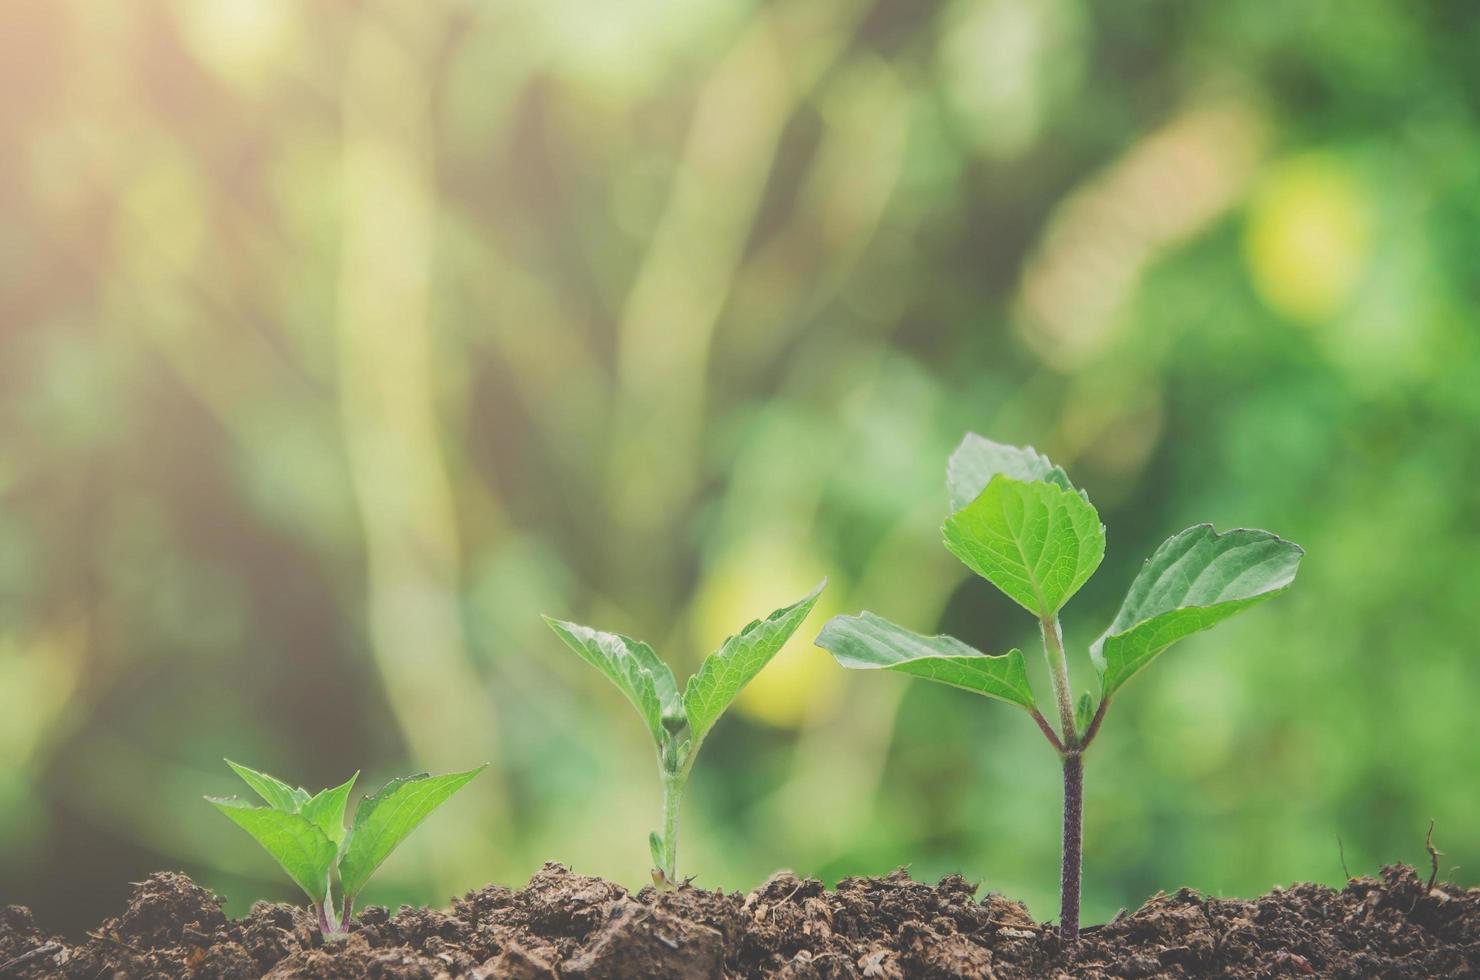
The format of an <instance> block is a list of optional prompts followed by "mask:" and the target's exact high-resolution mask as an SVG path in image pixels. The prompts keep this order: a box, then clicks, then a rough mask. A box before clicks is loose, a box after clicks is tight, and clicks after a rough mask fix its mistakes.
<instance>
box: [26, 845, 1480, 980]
mask: <svg viewBox="0 0 1480 980" xmlns="http://www.w3.org/2000/svg"><path fill="white" fill-rule="evenodd" d="M975 895H976V886H974V885H972V884H970V883H969V882H967V881H966V880H965V879H963V878H960V877H957V876H950V877H947V878H944V879H942V880H941V882H940V883H939V884H937V885H925V884H921V883H919V882H916V881H912V880H910V877H909V875H908V874H907V873H906V872H904V871H903V870H900V871H896V872H895V873H894V874H892V875H889V876H888V877H885V878H849V879H846V880H844V881H842V882H840V883H839V884H838V887H837V889H836V890H835V891H831V892H829V891H827V890H826V889H824V888H823V887H822V884H821V883H820V882H817V881H813V880H807V879H802V878H797V877H796V876H794V875H792V874H789V873H781V874H778V875H775V876H774V877H772V878H771V880H769V881H767V882H766V883H765V884H764V885H762V886H761V887H760V888H757V889H756V890H755V891H753V892H750V893H749V894H747V895H741V894H729V895H727V894H725V893H723V892H711V891H703V890H700V889H697V888H684V889H681V890H679V891H676V892H655V891H654V890H653V889H652V888H644V889H643V890H642V891H640V892H638V893H637V894H635V895H633V894H630V893H629V892H627V890H626V889H624V888H622V887H621V886H619V885H614V884H612V883H611V882H608V881H604V880H602V879H600V878H589V877H585V876H583V875H578V874H574V873H572V872H570V871H568V870H566V869H565V868H563V867H560V866H559V865H556V864H547V865H546V866H545V867H544V868H543V869H542V870H541V871H540V872H539V873H538V874H536V875H535V876H534V877H533V878H532V879H530V882H529V884H528V885H526V886H525V887H524V888H522V889H520V890H519V891H512V890H510V889H508V888H503V887H500V886H497V885H491V886H489V887H487V888H483V889H481V890H479V891H475V892H470V893H468V894H467V895H466V896H465V897H463V898H462V899H461V900H459V901H456V902H454V903H453V905H452V908H451V909H449V910H447V911H437V910H432V909H412V908H402V909H401V911H400V912H399V913H396V914H394V915H392V914H390V913H389V912H387V911H386V910H385V909H383V908H378V907H371V908H367V909H365V910H364V912H363V913H362V914H361V916H360V921H359V923H358V925H357V926H356V927H355V931H354V932H353V934H352V935H350V937H349V938H348V939H347V940H345V941H343V942H340V943H333V944H329V945H325V944H324V943H323V941H322V940H321V939H320V937H319V935H318V931H317V929H315V928H314V927H313V925H312V923H311V922H310V921H309V917H308V914H307V913H306V912H305V911H304V910H301V909H297V908H293V907H291V906H287V905H271V904H268V903H266V902H259V903H258V904H257V905H255V906H253V908H252V911H251V913H250V914H248V915H247V916H246V917H245V918H243V919H238V920H234V921H233V920H228V919H227V918H225V916H223V915H222V913H221V902H220V900H219V899H218V898H216V897H215V896H214V895H212V894H211V893H210V892H208V891H206V890H205V889H203V888H201V887H199V886H198V885H196V884H194V883H193V882H192V881H190V879H189V878H186V877H185V876H184V875H180V874H174V873H170V872H164V873H160V874H156V875H153V876H151V877H150V878H149V880H148V881H145V882H143V883H142V884H141V885H139V886H138V888H137V889H136V890H135V892H134V894H133V897H132V898H131V899H130V901H129V904H128V908H127V909H125V910H124V912H123V914H122V915H120V916H118V917H117V918H114V919H109V920H107V921H106V922H104V923H103V924H102V926H100V927H99V928H98V929H95V930H93V931H92V932H90V933H89V934H88V937H87V938H86V941H85V942H82V943H79V944H73V943H68V942H66V941H64V940H62V939H60V938H58V937H55V936H49V935H47V934H46V933H45V932H44V931H42V930H41V929H38V928H37V926H36V924H35V923H34V922H33V921H32V918H31V914H30V912H29V911H27V910H26V909H24V908H20V907H18V906H11V907H9V908H6V909H3V910H0V977H6V978H12V977H13V978H19V980H30V978H41V977H75V978H89V980H91V978H97V977H128V978H135V977H192V978H200V980H246V978H254V977H260V976H264V975H265V976H268V977H274V978H289V977H304V978H359V977H378V978H386V980H397V978H419V980H432V978H443V977H486V978H500V980H504V978H507V980H552V978H558V977H571V978H586V980H607V978H611V980H615V978H624V980H640V978H660V977H661V978H681V980H689V978H693V980H699V978H710V977H726V978H728V977H785V978H795V980H834V978H870V980H906V978H909V980H915V978H922V980H928V978H947V977H976V978H990V977H996V978H1000V980H1011V978H1019V977H1024V978H1026V977H1064V976H1072V977H1300V976H1319V977H1330V978H1348V977H1350V978H1355V977H1400V976H1401V977H1408V976H1423V977H1480V889H1471V890H1469V891H1466V890H1463V889H1459V888H1454V887H1448V886H1441V887H1438V888H1435V889H1434V890H1432V891H1430V890H1429V889H1427V888H1426V887H1425V886H1424V883H1423V882H1421V881H1420V880H1419V879H1418V878H1417V877H1416V876H1415V875H1414V873H1413V871H1412V869H1410V868H1406V867H1397V866H1395V867H1389V868H1385V869H1384V870H1383V875H1382V877H1381V878H1380V879H1379V878H1354V879H1352V880H1351V881H1350V882H1349V883H1348V884H1347V886H1346V888H1344V889H1342V890H1341V891H1333V890H1332V889H1329V888H1325V887H1322V886H1318V885H1297V886H1295V887H1293V888H1290V889H1275V890H1274V891H1272V892H1270V893H1269V894H1268V895H1265V896H1264V897H1262V898H1259V899H1256V900H1254V901H1247V902H1246V901H1237V900H1228V899H1205V898H1202V897H1200V896H1199V895H1197V894H1196V893H1195V892H1192V891H1187V890H1183V891H1180V892H1177V893H1176V894H1175V895H1158V896H1156V897H1155V898H1153V899H1151V900H1150V901H1149V902H1147V903H1146V904H1145V905H1143V906H1142V907H1141V908H1140V909H1138V910H1137V911H1136V912H1134V913H1133V914H1130V915H1122V916H1120V917H1118V918H1116V920H1115V921H1113V922H1110V923H1107V924H1105V925H1103V926H1090V927H1088V928H1086V930H1085V932H1084V937H1083V938H1082V940H1081V941H1080V942H1078V943H1077V944H1073V945H1065V944H1063V943H1061V942H1060V941H1059V938H1058V935H1057V933H1056V932H1055V931H1054V930H1053V929H1052V928H1051V927H1048V926H1046V925H1044V924H1042V923H1038V922H1035V921H1033V919H1032V918H1031V917H1030V916H1029V915H1028V913H1027V910H1026V909H1025V908H1024V907H1023V906H1022V905H1021V904H1019V903H1017V902H1014V901H1012V900H1010V899H1007V898H1003V897H1001V896H999V895H988V896H986V897H985V898H984V899H982V900H981V901H977V899H976V897H975Z"/></svg>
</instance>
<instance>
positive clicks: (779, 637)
mask: <svg viewBox="0 0 1480 980" xmlns="http://www.w3.org/2000/svg"><path fill="white" fill-rule="evenodd" d="M826 585H827V579H823V580H822V581H821V582H819V583H817V588H815V589H813V590H812V591H811V592H809V593H807V595H805V596H803V597H802V598H800V599H798V600H797V601H796V602H793V603H792V604H791V605H789V606H785V607H783V608H781V609H778V610H776V611H775V612H773V613H771V615H769V616H767V617H766V618H765V619H758V620H755V621H754V622H752V623H751V624H750V625H748V626H746V627H745V628H744V629H743V630H741V631H740V632H739V633H737V634H735V635H734V636H732V637H730V638H729V639H727V640H725V642H724V644H723V645H722V646H721V647H720V648H719V650H717V651H716V652H714V653H712V654H710V655H709V656H708V657H706V658H705V659H704V662H703V663H702V664H700V665H699V670H698V672H697V673H695V674H694V676H693V677H690V678H689V683H688V686H687V687H685V688H684V692H683V706H684V710H685V711H686V712H687V713H688V716H689V727H690V729H691V730H692V732H693V736H694V738H695V739H696V740H699V739H702V738H703V737H704V735H705V734H706V733H707V732H708V731H709V729H710V727H712V726H713V725H714V723H715V722H716V721H718V720H719V716H720V715H722V714H724V712H725V709H726V708H728V707H729V706H730V702H731V701H733V700H735V696H736V695H737V694H739V693H740V690H741V688H743V687H745V685H746V684H749V683H750V681H751V679H752V678H753V677H755V675H756V674H758V673H760V672H761V668H763V667H765V666H766V664H768V663H770V662H771V658H772V657H774V656H776V654H777V653H778V652H779V651H780V650H781V648H782V647H783V646H785V645H786V641H787V640H789V639H791V635H792V634H793V633H795V632H796V630H797V627H798V626H800V625H802V620H804V619H806V618H807V614H808V613H810V612H811V611H812V607H813V606H814V605H816V603H817V597H818V596H819V595H821V594H822V590H823V588H824V587H825V586H826ZM696 744H697V741H696Z"/></svg>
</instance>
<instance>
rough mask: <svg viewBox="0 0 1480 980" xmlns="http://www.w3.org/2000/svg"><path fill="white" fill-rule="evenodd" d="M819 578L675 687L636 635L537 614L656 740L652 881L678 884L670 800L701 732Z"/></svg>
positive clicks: (675, 801) (760, 663)
mask: <svg viewBox="0 0 1480 980" xmlns="http://www.w3.org/2000/svg"><path fill="white" fill-rule="evenodd" d="M826 584H827V580H826V579H823V581H822V582H820V583H819V584H818V586H817V588H815V589H813V590H812V591H811V592H810V593H809V594H807V595H806V596H804V597H803V598H801V599H798V600H797V601H796V602H794V603H792V604H791V605H789V606H786V607H784V608H781V609H778V610H776V611H775V612H773V613H771V615H769V616H767V617H766V618H765V619H758V620H756V621H754V622H752V623H751V624H750V625H749V626H747V627H745V628H744V629H743V630H741V631H740V632H739V633H737V634H735V635H734V636H732V637H730V638H729V639H727V640H725V642H724V643H723V644H722V645H721V646H720V648H719V649H718V650H717V651H715V652H714V653H712V654H710V655H709V656H708V657H706V658H705V660H704V662H703V663H702V664H700V665H699V670H698V672H697V673H695V674H694V676H692V677H690V678H689V682H688V684H687V686H685V688H684V691H683V694H681V695H680V694H679V692H678V682H677V681H676V680H674V677H673V671H672V670H671V669H670V668H669V667H668V665H667V664H666V663H664V662H663V661H662V660H660V659H659V658H658V655H657V654H656V653H655V652H654V651H653V648H652V647H650V646H648V645H647V644H646V643H643V642H642V641H641V640H634V639H632V638H631V637H630V636H622V635H620V634H618V633H602V632H599V631H597V630H593V629H591V628H589V627H586V626H578V625H576V624H575V623H566V622H561V621H560V620H558V619H551V618H550V617H548V616H546V617H545V622H547V623H549V624H550V628H551V629H553V630H554V631H555V633H556V634H557V635H558V636H559V637H560V638H561V639H562V640H564V641H565V644H566V646H568V647H570V648H571V649H572V650H574V651H575V652H576V654H577V656H579V657H580V658H581V659H582V660H584V661H586V662H587V663H588V664H590V665H591V666H593V667H595V668H596V669H597V670H599V671H601V672H602V673H603V674H605V675H606V677H607V679H608V680H610V681H611V682H612V683H613V684H615V685H616V686H617V687H618V689H620V690H621V692H622V693H623V694H625V695H626V696H627V700H628V701H631V702H632V706H633V707H634V708H636V709H637V713H638V714H639V715H641V716H642V720H643V722H644V723H645V724H646V725H647V729H648V734H649V735H651V736H652V739H653V743H654V744H655V745H656V746H657V749H658V774H659V775H660V776H661V777H662V780H663V831H662V833H658V832H657V831H654V832H653V833H651V834H649V835H648V847H649V849H650V851H651V852H652V858H653V881H654V883H655V884H657V885H659V886H660V887H672V886H676V885H678V884H679V877H678V805H679V801H680V800H681V799H682V798H683V791H684V787H685V785H687V783H688V779H689V770H690V769H692V768H693V766H694V759H695V758H696V757H698V755H699V747H700V746H701V745H703V744H704V737H705V736H706V735H708V734H709V730H710V729H711V728H713V727H714V723H715V722H716V721H718V720H719V718H720V716H721V715H722V714H724V713H725V709H726V708H728V707H729V706H730V703H731V702H732V701H734V700H735V697H736V696H737V695H738V694H739V693H740V691H741V689H742V688H744V687H745V685H746V684H748V683H750V681H751V679H752V678H753V677H755V675H756V674H758V673H760V672H761V668H763V667H765V666H766V664H768V663H770V662H771V658H772V657H774V656H776V654H777V653H778V652H779V651H780V650H781V648H782V647H783V646H785V645H786V641H787V640H789V639H790V638H791V635H792V634H793V633H795V632H796V630H797V627H798V626H801V625H802V620H804V619H806V618H807V614H808V613H810V612H811V611H812V606H813V605H814V604H815V603H816V602H817V596H818V595H819V594H821V592H822V588H823V586H824V585H826Z"/></svg>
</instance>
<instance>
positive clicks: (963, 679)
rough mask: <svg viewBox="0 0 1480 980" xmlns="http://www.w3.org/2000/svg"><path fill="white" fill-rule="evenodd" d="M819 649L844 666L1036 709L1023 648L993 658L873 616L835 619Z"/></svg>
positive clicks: (957, 642)
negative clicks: (925, 681)
mask: <svg viewBox="0 0 1480 980" xmlns="http://www.w3.org/2000/svg"><path fill="white" fill-rule="evenodd" d="M817 645H818V646H820V647H822V648H823V649H824V650H827V651H828V652H829V653H831V654H832V655H833V657H834V659H836V660H837V662H838V663H840V664H842V665H843V666H844V667H851V668H854V669H861V670H868V669H883V670H897V671H899V672H900V673H902V674H913V675H915V676H916V677H924V678H927V679H929V680H932V681H939V682H940V683H942V684H949V685H951V686H952V687H959V688H962V689H964V690H967V691H973V692H975V693H977V694H985V695H987V696H988V697H992V698H1000V699H1001V700H1003V701H1008V702H1011V703H1012V704H1017V705H1021V706H1022V707H1024V708H1030V709H1031V708H1032V707H1033V688H1032V687H1030V686H1029V684H1028V672H1027V671H1026V670H1025V669H1024V667H1023V655H1022V653H1021V652H1019V651H1017V650H1009V651H1008V652H1007V653H1004V654H1002V655H1001V656H996V657H990V656H987V655H986V654H984V653H981V652H980V651H978V650H974V649H972V648H971V647H969V646H967V645H966V644H964V643H962V642H961V641H960V640H957V639H955V638H954V637H950V636H921V635H920V634H919V633H912V632H910V631H909V630H907V629H905V628H904V627H902V626H895V625H894V624H893V623H891V622H889V621H888V620H887V619H883V618H882V617H879V616H875V615H874V614H873V613H871V612H865V613H863V614H861V615H858V616H835V617H833V618H832V619H831V620H829V621H828V624H827V625H826V626H824V627H823V628H822V632H821V633H820V634H818V636H817Z"/></svg>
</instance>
